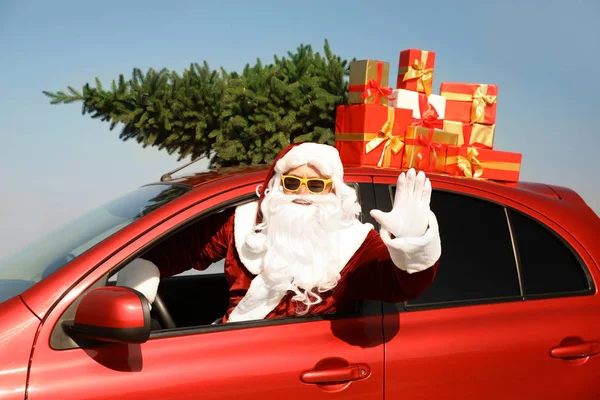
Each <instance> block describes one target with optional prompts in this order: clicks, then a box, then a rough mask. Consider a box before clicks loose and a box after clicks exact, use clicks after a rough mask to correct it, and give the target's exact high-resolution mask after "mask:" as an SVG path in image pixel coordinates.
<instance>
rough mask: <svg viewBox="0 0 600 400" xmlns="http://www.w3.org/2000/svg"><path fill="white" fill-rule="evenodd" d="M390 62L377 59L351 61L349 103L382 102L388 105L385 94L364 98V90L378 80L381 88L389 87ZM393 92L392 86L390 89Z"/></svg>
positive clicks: (377, 82)
mask: <svg viewBox="0 0 600 400" xmlns="http://www.w3.org/2000/svg"><path fill="white" fill-rule="evenodd" d="M389 74H390V64H389V63H387V62H384V61H377V60H360V61H353V62H352V63H350V82H349V86H348V103H349V104H381V105H384V106H387V105H388V99H387V98H386V97H385V96H383V95H378V94H373V95H371V96H369V97H368V98H366V99H365V100H363V99H362V95H363V92H364V91H365V90H366V89H367V88H368V87H369V86H368V85H369V82H370V81H374V82H376V84H377V86H379V87H381V88H388V87H389ZM389 91H390V93H391V88H390V89H389Z"/></svg>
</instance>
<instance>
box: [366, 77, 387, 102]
mask: <svg viewBox="0 0 600 400" xmlns="http://www.w3.org/2000/svg"><path fill="white" fill-rule="evenodd" d="M392 93H393V90H392V88H391V87H389V86H385V87H381V85H380V84H379V83H378V82H377V81H376V80H375V79H371V80H369V81H368V82H367V84H366V85H365V90H364V91H363V93H362V95H361V96H360V98H361V99H362V101H365V100H366V99H368V98H369V97H371V96H373V95H375V100H374V102H373V103H374V104H378V103H379V100H380V99H381V97H382V96H383V97H384V98H386V99H388V100H394V99H395V97H392Z"/></svg>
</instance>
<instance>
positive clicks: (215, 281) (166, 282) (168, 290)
mask: <svg viewBox="0 0 600 400" xmlns="http://www.w3.org/2000/svg"><path fill="white" fill-rule="evenodd" d="M349 186H351V187H352V188H354V189H355V190H356V191H357V195H358V196H359V201H361V204H362V206H363V213H362V215H361V216H359V218H361V219H368V218H371V217H370V216H368V217H366V216H367V215H368V211H369V210H370V209H371V208H373V203H374V194H373V188H372V185H371V184H368V183H349ZM365 194H366V195H365ZM369 194H370V196H369ZM254 200H256V198H255V197H249V198H247V199H244V200H243V201H241V202H248V201H254ZM363 200H364V202H363ZM238 204H240V202H235V204H233V205H227V206H224V207H223V208H219V209H216V210H213V211H211V212H210V213H208V214H206V215H202V216H201V217H199V218H198V219H196V220H194V221H190V222H189V224H187V225H186V226H185V227H182V228H181V229H178V230H177V231H176V232H174V233H173V232H171V233H167V234H166V235H165V237H164V238H161V239H159V240H158V241H157V242H156V243H155V244H153V245H152V246H151V247H150V248H149V249H146V250H144V252H143V253H141V254H140V255H139V257H140V258H144V256H145V254H147V252H149V251H154V250H153V248H155V247H156V248H160V245H161V242H162V241H163V240H170V239H169V238H170V237H172V235H174V237H176V238H184V237H185V236H186V235H189V234H190V233H189V232H193V230H194V226H197V224H204V221H206V219H208V218H210V217H211V216H213V215H214V214H216V213H220V212H224V211H225V210H229V211H231V208H232V207H235V206H236V205H238ZM185 242H186V241H185V240H179V239H176V240H175V241H173V242H172V243H185ZM122 266H124V265H122ZM122 266H121V267H122ZM224 267H225V260H219V261H217V262H214V263H212V264H211V265H210V266H209V267H208V268H207V269H205V270H203V271H198V270H194V269H189V270H186V271H184V272H181V273H178V274H176V275H173V276H171V277H169V278H167V279H163V280H162V281H161V283H160V285H159V287H158V293H159V295H160V297H161V299H162V301H163V303H164V304H165V306H166V307H167V308H168V309H169V312H170V313H171V315H172V317H173V319H174V320H175V322H176V323H177V327H178V328H183V329H186V328H195V327H201V326H206V325H210V324H212V323H213V322H214V321H216V319H217V318H220V317H222V316H223V315H224V313H225V312H226V308H227V306H228V296H229V289H228V284H227V281H226V277H225V274H224ZM118 269H119V268H115V269H114V270H113V271H111V273H110V274H109V276H108V277H107V278H108V284H109V285H115V284H119V283H118V282H119V280H118V277H119V272H118ZM189 304H199V305H202V306H201V308H200V309H195V310H194V311H193V312H190V308H189ZM358 306H359V305H358V304H357V306H356V307H358ZM356 311H358V308H356V309H355V311H351V312H349V313H348V315H347V316H351V315H355V312H356ZM378 312H380V310H379V311H378ZM338 315H341V314H338ZM344 315H345V316H346V314H344ZM154 317H156V315H154ZM156 330H161V328H160V327H159V328H157V329H156Z"/></svg>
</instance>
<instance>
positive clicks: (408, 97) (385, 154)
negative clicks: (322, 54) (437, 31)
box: [335, 49, 522, 182]
mask: <svg viewBox="0 0 600 400" xmlns="http://www.w3.org/2000/svg"><path fill="white" fill-rule="evenodd" d="M434 67H435V52H432V51H425V50H418V49H408V50H404V51H401V52H400V62H399V67H398V77H397V81H396V89H392V88H390V87H389V86H388V82H389V64H388V63H386V62H383V61H378V60H361V61H355V62H352V63H351V65H350V82H349V87H348V103H349V104H348V105H341V106H339V107H338V108H337V110H336V112H337V114H336V126H335V139H336V148H337V149H338V151H339V152H340V156H341V158H342V162H343V163H344V164H345V165H364V166H373V167H377V168H415V169H417V170H423V171H426V172H438V173H446V174H451V175H457V176H464V177H467V178H473V179H490V180H498V181H508V182H517V181H518V179H519V172H520V166H521V158H522V155H521V154H520V153H513V152H507V151H499V150H497V149H494V135H495V128H496V101H497V97H498V86H497V85H493V84H476V83H454V82H442V84H441V87H440V94H434V93H432V85H433V76H434Z"/></svg>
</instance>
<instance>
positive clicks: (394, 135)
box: [335, 104, 412, 168]
mask: <svg viewBox="0 0 600 400" xmlns="http://www.w3.org/2000/svg"><path fill="white" fill-rule="evenodd" d="M411 122H412V112H411V111H410V110H403V109H401V108H393V107H387V106H382V105H379V104H356V105H350V106H346V105H341V106H338V107H337V110H336V123H335V147H336V149H337V150H338V151H339V153H340V158H341V159H342V163H343V164H344V165H347V166H353V165H354V166H356V165H362V166H373V167H378V168H400V167H401V165H402V154H403V147H404V134H405V132H406V127H407V126H408V125H410V123H411Z"/></svg>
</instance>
